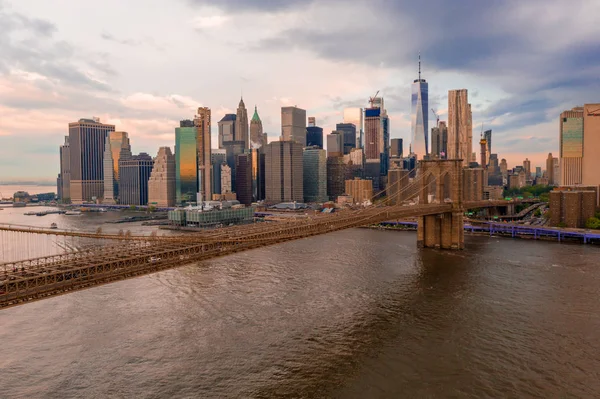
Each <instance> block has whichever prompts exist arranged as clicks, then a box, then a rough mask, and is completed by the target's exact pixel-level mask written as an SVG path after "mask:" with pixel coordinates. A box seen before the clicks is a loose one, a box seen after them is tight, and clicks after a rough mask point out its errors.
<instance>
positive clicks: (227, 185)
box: [221, 163, 233, 194]
mask: <svg viewBox="0 0 600 399" xmlns="http://www.w3.org/2000/svg"><path fill="white" fill-rule="evenodd" d="M231 192H233V186H232V185H231V168H230V167H229V165H227V164H226V163H224V164H223V165H221V194H227V193H231Z"/></svg>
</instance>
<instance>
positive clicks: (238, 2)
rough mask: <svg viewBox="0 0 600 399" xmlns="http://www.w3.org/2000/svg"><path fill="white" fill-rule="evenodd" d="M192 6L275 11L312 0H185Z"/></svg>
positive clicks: (300, 5)
mask: <svg viewBox="0 0 600 399" xmlns="http://www.w3.org/2000/svg"><path fill="white" fill-rule="evenodd" d="M186 1H187V2H188V3H189V4H192V5H194V6H212V7H215V6H216V7H219V8H221V9H224V10H226V11H230V12H267V13H268V12H277V11H282V10H289V9H292V8H297V7H306V6H308V5H309V4H310V3H312V2H314V0H219V1H218V2H215V1H211V0H186ZM329 1H331V0H329Z"/></svg>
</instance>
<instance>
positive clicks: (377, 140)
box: [364, 97, 387, 160]
mask: <svg viewBox="0 0 600 399" xmlns="http://www.w3.org/2000/svg"><path fill="white" fill-rule="evenodd" d="M386 116H387V112H386V111H385V108H383V99H382V98H380V97H377V98H374V99H373V102H372V103H371V108H367V109H365V143H364V145H365V156H366V158H367V160H380V158H381V157H380V154H381V153H383V152H384V147H385V143H384V131H383V130H384V129H383V118H384V117H386Z"/></svg>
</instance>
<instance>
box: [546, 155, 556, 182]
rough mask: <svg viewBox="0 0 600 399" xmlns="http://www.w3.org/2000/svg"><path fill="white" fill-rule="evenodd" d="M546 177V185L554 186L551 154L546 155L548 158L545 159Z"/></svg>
mask: <svg viewBox="0 0 600 399" xmlns="http://www.w3.org/2000/svg"><path fill="white" fill-rule="evenodd" d="M546 177H547V178H548V185H549V186H553V185H554V158H553V157H552V153H551V152H550V153H548V158H546Z"/></svg>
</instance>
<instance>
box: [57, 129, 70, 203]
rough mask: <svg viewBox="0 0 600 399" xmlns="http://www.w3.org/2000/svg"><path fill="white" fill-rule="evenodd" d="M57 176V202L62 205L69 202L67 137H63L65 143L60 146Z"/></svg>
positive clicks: (68, 147) (68, 148) (68, 151)
mask: <svg viewBox="0 0 600 399" xmlns="http://www.w3.org/2000/svg"><path fill="white" fill-rule="evenodd" d="M59 176H60V178H59V182H60V187H59V188H58V191H59V192H60V194H59V200H61V201H62V202H63V203H64V202H69V201H70V200H71V147H70V146H69V136H65V143H64V144H63V145H61V146H60V175H59Z"/></svg>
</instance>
